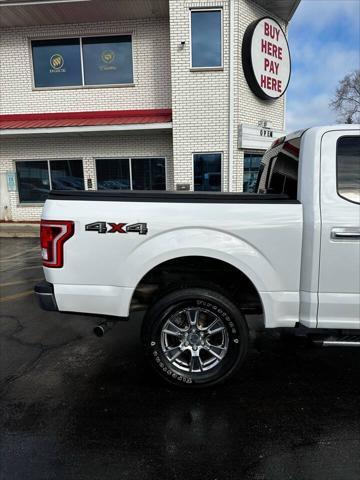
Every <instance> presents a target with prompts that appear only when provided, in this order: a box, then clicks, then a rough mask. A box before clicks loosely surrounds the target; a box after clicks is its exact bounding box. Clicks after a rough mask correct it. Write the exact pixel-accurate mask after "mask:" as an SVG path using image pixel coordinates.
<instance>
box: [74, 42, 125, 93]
mask: <svg viewBox="0 0 360 480" xmlns="http://www.w3.org/2000/svg"><path fill="white" fill-rule="evenodd" d="M82 49H83V59H84V83H85V85H114V84H119V83H132V81H133V65H132V45H131V36H130V35H123V36H118V37H92V38H83V40H82Z"/></svg>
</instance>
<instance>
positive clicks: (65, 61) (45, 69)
mask: <svg viewBox="0 0 360 480" xmlns="http://www.w3.org/2000/svg"><path fill="white" fill-rule="evenodd" d="M32 56H33V68H34V83H35V87H37V88H41V87H67V86H76V85H81V84H82V78H81V59H80V40H79V39H78V38H68V39H65V40H36V41H33V42H32Z"/></svg>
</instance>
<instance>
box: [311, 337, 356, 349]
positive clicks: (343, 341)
mask: <svg viewBox="0 0 360 480" xmlns="http://www.w3.org/2000/svg"><path fill="white" fill-rule="evenodd" d="M312 341H313V343H315V345H319V346H320V347H360V335H343V336H339V337H335V336H331V337H318V338H315V339H313V340H312Z"/></svg>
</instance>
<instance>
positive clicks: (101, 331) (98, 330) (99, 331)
mask: <svg viewBox="0 0 360 480" xmlns="http://www.w3.org/2000/svg"><path fill="white" fill-rule="evenodd" d="M111 327H112V323H109V322H103V323H100V324H99V325H96V327H94V329H93V332H94V335H96V336H97V337H99V338H100V337H103V336H104V335H105V333H106V332H108V331H109V330H110V329H111Z"/></svg>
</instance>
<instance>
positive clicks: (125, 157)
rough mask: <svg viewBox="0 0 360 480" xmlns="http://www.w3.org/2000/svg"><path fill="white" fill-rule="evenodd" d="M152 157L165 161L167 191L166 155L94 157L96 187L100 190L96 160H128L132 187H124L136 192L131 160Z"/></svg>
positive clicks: (125, 190) (166, 171) (166, 186)
mask: <svg viewBox="0 0 360 480" xmlns="http://www.w3.org/2000/svg"><path fill="white" fill-rule="evenodd" d="M144 158H145V159H151V158H160V159H161V160H164V162H165V190H163V191H164V192H166V191H167V190H168V158H167V157H166V156H165V155H136V156H131V157H128V156H126V155H124V156H117V157H94V160H95V187H96V190H98V178H97V168H96V161H97V160H127V161H128V162H129V181H130V189H129V190H127V189H125V188H124V189H123V191H124V192H133V191H134V192H136V191H137V190H134V189H133V177H132V165H131V161H132V160H136V159H140V160H141V159H144ZM151 191H154V190H149V192H151Z"/></svg>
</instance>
